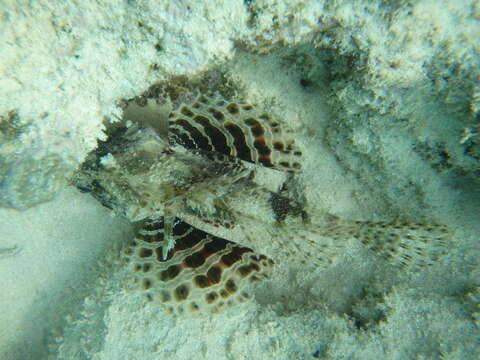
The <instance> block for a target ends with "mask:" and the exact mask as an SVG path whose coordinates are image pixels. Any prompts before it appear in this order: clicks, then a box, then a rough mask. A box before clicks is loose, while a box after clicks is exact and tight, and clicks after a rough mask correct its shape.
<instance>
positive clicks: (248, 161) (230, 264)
mask: <svg viewBox="0 0 480 360" xmlns="http://www.w3.org/2000/svg"><path fill="white" fill-rule="evenodd" d="M147 112H148V116H147V115H145V114H147ZM126 113H129V114H130V117H134V118H135V117H136V118H137V119H138V118H139V117H142V116H144V115H145V117H150V118H152V116H153V117H155V116H156V117H158V118H160V117H161V114H160V113H159V112H158V106H157V104H156V103H155V102H154V101H152V100H149V101H148V102H147V104H146V106H144V107H140V106H138V105H136V104H135V103H132V104H130V105H129V108H127V110H126ZM132 114H133V115H132ZM142 114H143V115H142ZM152 114H153V115H152ZM166 115H167V117H168V132H167V136H166V138H165V136H163V137H162V134H161V131H159V130H158V129H155V126H151V124H152V122H151V121H150V126H146V125H145V124H132V123H130V121H128V122H126V123H127V124H126V125H125V123H124V125H122V126H117V128H115V129H114V130H112V134H111V135H110V138H109V139H108V140H107V141H105V142H100V143H99V147H98V148H97V150H95V151H94V152H92V154H90V156H89V159H87V161H86V162H85V164H84V165H83V167H82V169H81V171H80V172H79V175H78V176H77V179H76V184H77V186H79V187H80V188H82V189H88V190H89V191H92V193H93V194H94V196H96V197H97V198H98V199H100V200H101V201H102V203H103V204H104V205H106V206H108V207H110V208H113V209H114V210H115V211H116V212H117V213H121V214H123V215H124V216H126V217H127V218H128V219H129V220H131V221H132V223H133V224H134V226H135V229H136V236H135V238H134V239H133V240H132V241H131V242H129V244H127V245H126V246H125V248H124V250H123V256H124V258H125V260H126V261H127V262H128V264H129V265H128V266H130V267H131V270H132V274H134V276H133V277H134V281H135V283H136V286H137V287H138V289H140V291H141V292H142V294H143V295H144V297H145V299H146V300H147V301H150V302H154V303H158V304H159V305H161V306H162V307H163V308H164V309H166V310H167V311H168V312H170V313H175V314H187V313H205V312H218V311H221V310H222V309H225V308H227V307H229V306H231V305H233V304H236V303H239V302H244V301H246V300H248V299H249V298H251V296H252V294H251V287H252V286H253V285H254V284H255V283H256V282H258V281H261V280H262V279H265V278H268V277H269V275H270V273H271V271H272V268H273V267H274V262H275V263H277V264H278V263H281V262H282V261H290V260H295V261H297V260H298V261H300V262H302V263H303V264H305V265H307V266H320V265H323V264H328V263H329V262H331V259H332V258H333V256H334V255H335V253H338V249H339V248H340V247H342V246H345V244H347V242H348V241H359V243H360V244H362V245H363V246H365V247H366V248H369V249H371V250H372V251H373V252H375V253H377V254H380V255H382V256H383V257H385V258H386V259H388V261H389V262H391V263H393V264H398V265H402V266H412V267H421V266H424V265H428V264H429V263H431V262H432V261H434V260H435V259H436V257H437V256H438V254H439V253H440V252H441V249H442V247H443V246H444V243H445V240H446V238H447V237H448V231H447V229H446V228H445V227H444V226H441V225H429V224H423V223H422V224H420V223H406V222H372V221H351V220H343V219H340V218H338V217H336V216H333V215H330V214H325V213H321V212H320V211H318V210H312V209H309V208H308V206H307V205H306V204H305V203H304V202H303V201H301V200H299V199H292V197H291V196H288V195H287V194H288V191H284V190H285V184H288V180H289V177H292V176H293V177H295V176H296V175H295V174H298V173H300V172H301V169H302V164H301V159H302V150H301V149H300V148H299V146H297V144H296V143H295V136H294V132H293V131H292V130H291V129H290V128H289V127H287V126H286V125H285V124H284V123H283V122H282V121H281V120H280V118H279V117H277V116H275V115H274V114H272V113H267V112H265V111H262V110H261V109H259V108H258V107H257V106H254V105H251V104H248V103H245V102H242V101H231V100H227V99H225V97H223V96H222V95H219V94H217V93H215V94H200V95H197V96H195V97H193V98H192V99H191V100H190V101H187V102H182V103H180V104H179V105H178V106H177V108H176V109H175V110H174V111H170V112H169V113H167V114H166ZM261 168H268V169H271V170H268V171H271V172H277V173H278V172H283V173H285V174H289V175H287V176H285V177H287V179H286V181H285V182H284V184H283V187H281V188H280V190H278V189H277V191H274V190H272V189H268V187H267V186H265V185H260V184H259V183H258V182H257V181H256V177H257V173H258V172H259V170H260V169H261ZM268 171H267V172H268ZM227 239H228V240H227ZM233 240H235V242H233ZM241 244H245V245H248V246H249V247H246V246H243V245H241ZM252 248H253V249H255V250H253V249H252ZM260 250H265V252H267V255H268V256H267V255H262V254H260V253H259V252H258V251H260ZM285 259H287V260H285Z"/></svg>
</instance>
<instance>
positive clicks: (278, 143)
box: [169, 94, 302, 172]
mask: <svg viewBox="0 0 480 360" xmlns="http://www.w3.org/2000/svg"><path fill="white" fill-rule="evenodd" d="M169 138H170V140H171V141H172V142H174V143H177V144H180V145H182V146H184V147H185V148H187V149H193V150H204V151H212V152H218V153H221V154H225V155H228V156H234V157H237V158H239V159H242V160H245V161H248V162H252V163H254V164H259V165H263V166H266V167H269V168H273V169H277V170H281V171H288V172H299V171H300V170H301V164H300V160H301V156H302V151H301V150H300V149H299V148H298V146H297V145H296V144H295V141H294V137H293V131H292V130H291V129H289V128H288V127H287V126H286V125H281V123H280V122H279V121H277V120H276V119H275V117H274V116H273V115H272V114H267V113H266V112H264V111H261V110H260V109H259V108H258V107H256V106H253V105H250V104H246V103H243V102H232V101H226V100H225V99H224V98H223V97H221V96H220V95H218V94H214V95H211V96H210V95H200V96H198V97H197V98H196V99H195V100H194V101H193V102H192V103H190V104H182V105H181V106H180V107H179V109H178V110H176V111H173V112H171V113H170V115H169Z"/></svg>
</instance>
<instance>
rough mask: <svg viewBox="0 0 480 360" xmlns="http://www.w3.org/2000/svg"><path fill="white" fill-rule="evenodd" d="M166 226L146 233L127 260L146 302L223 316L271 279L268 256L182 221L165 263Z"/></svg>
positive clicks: (173, 310)
mask: <svg viewBox="0 0 480 360" xmlns="http://www.w3.org/2000/svg"><path fill="white" fill-rule="evenodd" d="M160 224H161V222H158V226H157V229H156V230H155V232H154V231H153V230H152V229H151V226H150V225H147V226H150V228H149V229H147V230H146V231H143V230H145V229H143V230H142V229H140V230H139V231H138V234H137V236H136V238H135V239H134V240H133V241H132V242H131V244H130V245H129V246H128V247H127V248H126V249H125V255H126V257H127V259H128V261H129V266H131V268H132V271H133V272H134V279H135V282H136V283H137V285H138V288H139V289H140V291H141V292H142V294H143V295H144V297H145V298H146V299H147V300H148V301H150V302H154V303H157V304H160V305H161V306H162V307H163V308H165V310H167V311H168V312H170V313H174V314H182V315H183V314H188V313H192V314H193V313H215V312H220V311H222V310H223V309H225V308H227V307H229V306H232V305H234V304H238V303H242V302H245V301H247V300H248V299H250V298H251V296H252V295H251V286H252V284H254V283H256V282H258V281H261V280H263V279H265V278H268V277H269V273H270V270H271V268H272V265H273V261H272V260H270V259H268V258H267V257H266V256H264V255H258V254H256V253H255V252H254V251H253V250H252V249H250V248H246V247H242V246H240V245H237V244H235V243H233V242H230V241H227V240H225V239H222V238H219V237H216V236H213V235H210V234H208V233H206V232H204V231H201V230H199V229H197V228H194V227H192V226H191V225H189V224H187V223H186V222H183V221H181V220H178V219H177V221H176V222H175V224H174V226H173V231H172V232H173V234H172V235H173V236H174V237H175V246H174V247H173V248H172V249H170V250H169V252H168V256H167V258H166V260H164V258H163V256H162V255H163V247H164V245H165V242H164V238H163V232H162V231H161V230H162V227H161V226H160Z"/></svg>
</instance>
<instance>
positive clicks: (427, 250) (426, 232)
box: [316, 216, 452, 270]
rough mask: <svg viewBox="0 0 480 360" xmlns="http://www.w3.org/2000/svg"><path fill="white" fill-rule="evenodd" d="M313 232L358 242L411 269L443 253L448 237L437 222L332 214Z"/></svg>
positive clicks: (433, 259)
mask: <svg viewBox="0 0 480 360" xmlns="http://www.w3.org/2000/svg"><path fill="white" fill-rule="evenodd" d="M316 232H317V233H318V234H320V235H321V236H324V237H328V238H332V239H336V240H341V241H345V240H349V239H353V240H355V241H359V242H360V243H361V244H362V245H363V246H364V247H366V248H367V249H369V250H371V251H373V252H374V253H376V254H378V255H380V256H381V257H383V258H384V259H385V260H386V261H387V262H389V263H391V264H392V265H395V266H400V267H403V268H410V269H415V270H418V269H421V268H423V267H425V266H428V265H432V264H433V263H434V262H435V261H436V260H437V259H438V258H439V257H440V256H441V255H443V254H444V253H445V252H446V249H447V245H448V241H449V239H450V238H451V236H452V234H451V232H450V231H449V230H448V229H447V227H446V226H444V225H439V224H426V223H413V222H411V223H409V222H387V221H378V222H375V221H352V220H343V219H339V218H336V217H333V216H332V217H331V221H330V224H324V226H323V227H319V228H318V229H317V230H316Z"/></svg>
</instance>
